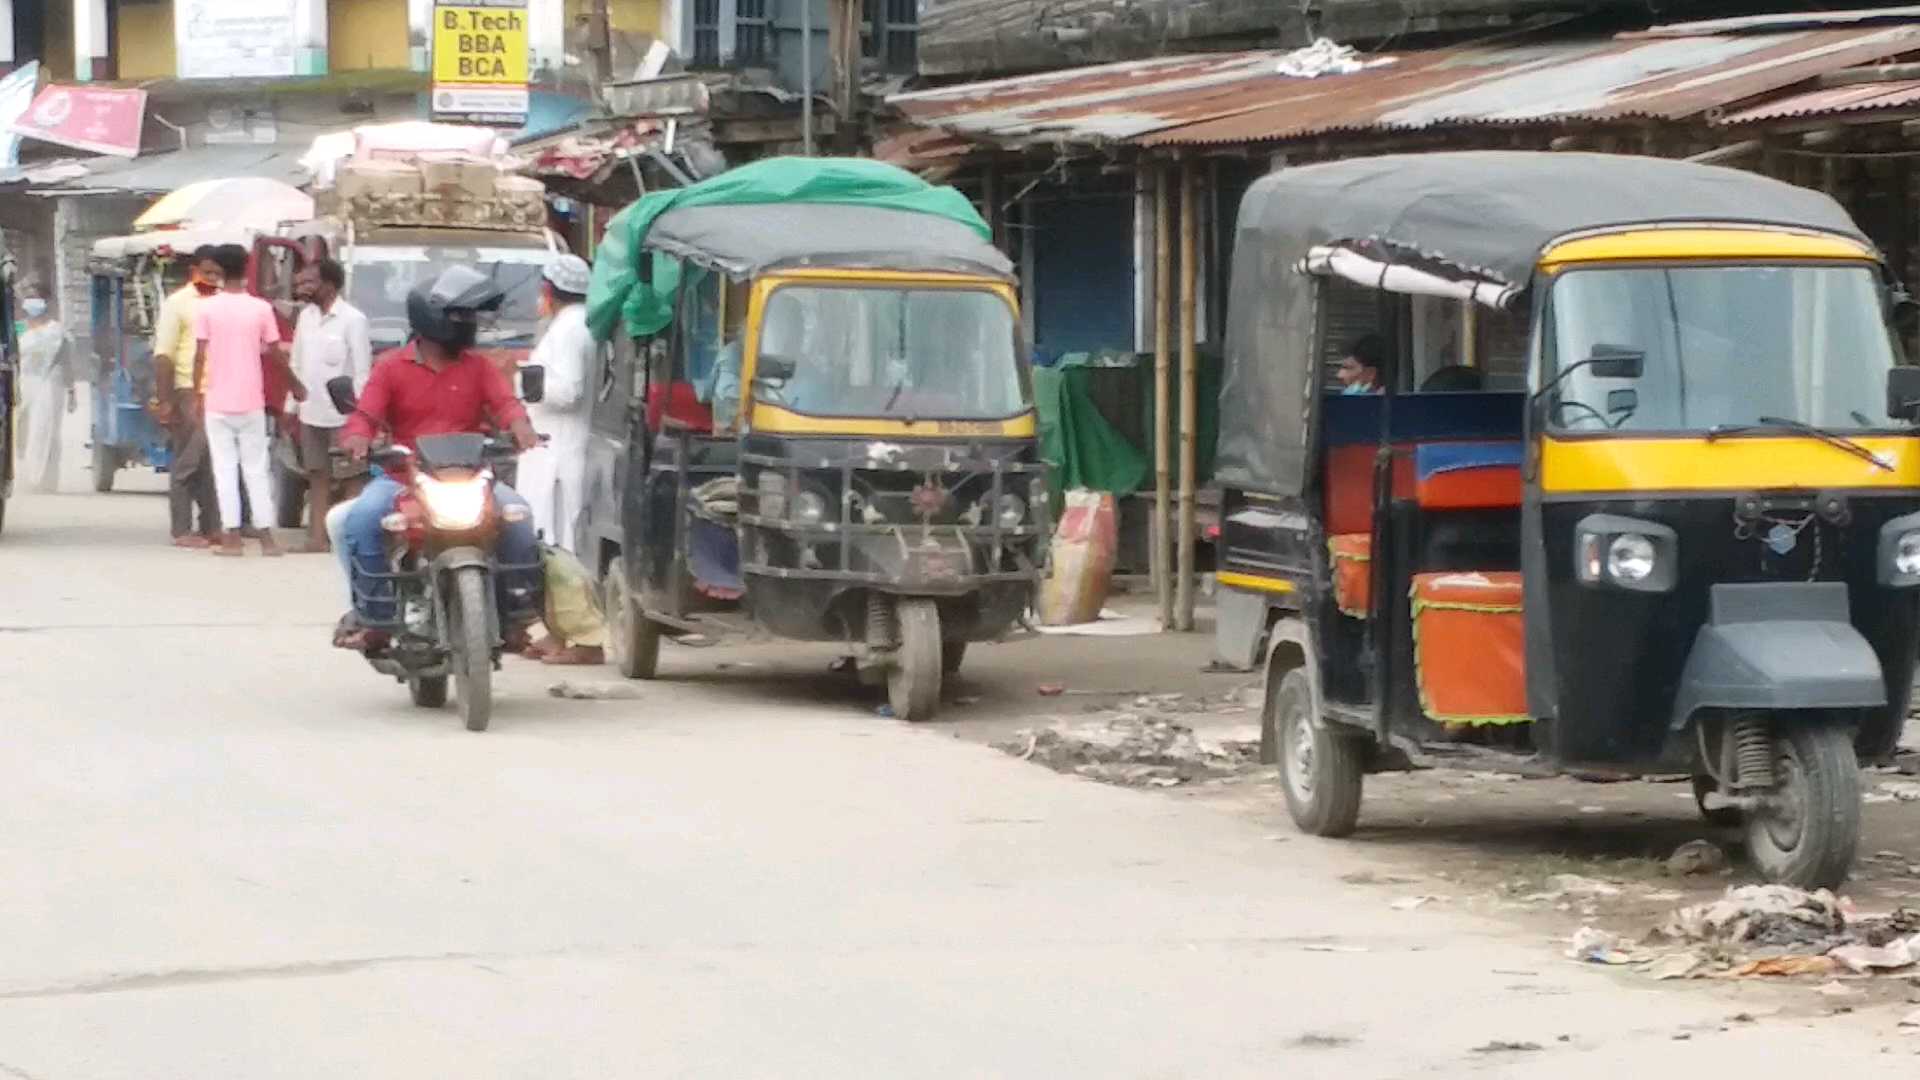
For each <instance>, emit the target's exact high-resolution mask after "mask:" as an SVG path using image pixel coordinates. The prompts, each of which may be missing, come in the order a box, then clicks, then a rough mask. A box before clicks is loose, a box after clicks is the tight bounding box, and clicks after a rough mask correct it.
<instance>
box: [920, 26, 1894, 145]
mask: <svg viewBox="0 0 1920 1080" xmlns="http://www.w3.org/2000/svg"><path fill="white" fill-rule="evenodd" d="M1917 51H1920V22H1908V23H1902V24H1897V25H1875V26H1865V27H1863V26H1849V27H1838V28H1826V29H1814V30H1801V31H1794V32H1783V33H1739V34H1723V35H1719V34H1696V35H1691V36H1661V37H1648V36H1645V35H1634V36H1621V37H1614V38H1604V39H1589V40H1575V41H1545V40H1535V41H1527V40H1515V39H1509V40H1508V41H1505V42H1503V43H1497V44H1483V45H1468V46H1459V47H1454V48H1448V49H1436V50H1429V51H1421V52H1406V53H1398V54H1391V55H1392V59H1393V62H1392V63H1390V64H1385V65H1382V66H1378V67H1371V68H1368V69H1366V70H1362V71H1357V72H1353V73H1351V74H1344V75H1326V76H1322V77H1320V78H1317V79H1300V78H1291V77H1288V76H1284V75H1281V74H1279V72H1278V70H1277V65H1278V62H1279V59H1280V57H1281V56H1282V55H1283V54H1281V53H1278V52H1272V51H1256V52H1242V53H1226V54H1214V55H1201V56H1177V57H1163V58H1158V59H1154V60H1145V61H1138V62H1133V63H1123V64H1106V65H1101V66H1098V67H1090V68H1080V69H1074V70H1069V71H1061V72H1050V73H1048V74H1045V75H1037V76H1032V77H1028V78H1016V79H1002V80H997V81H994V82H986V83H974V84H970V85H964V86H955V87H947V88H943V89H940V90H932V91H924V92H921V93H916V94H906V95H901V96H899V97H897V98H894V99H892V100H893V102H894V103H895V104H896V105H897V106H898V107H899V108H900V110H901V112H902V113H903V114H904V115H905V116H906V117H907V119H908V120H909V121H911V122H912V123H914V124H916V125H919V126H922V127H926V128H932V129H936V130H939V131H941V132H945V133H948V134H950V135H956V136H961V137H964V138H967V139H970V140H977V141H981V142H987V143H994V144H999V145H1007V146H1019V145H1023V144H1028V143H1053V142H1061V143H1076V144H1093V145H1097V144H1102V143H1135V144H1138V145H1143V146H1187V145H1202V144H1213V143H1249V142H1270V141H1279V140H1285V139H1293V138H1301V137H1307V136H1313V135H1319V134H1326V133H1331V132H1346V131H1367V130H1378V131H1392V130H1410V129H1419V128H1427V127H1440V126H1448V125H1475V124H1515V123H1528V122H1547V121H1556V120H1616V119H1626V118H1640V117H1645V118H1657V119H1676V120H1677V119H1682V118H1689V117H1695V116H1703V115H1704V116H1709V117H1714V116H1717V114H1718V112H1719V110H1721V109H1723V108H1727V107H1730V106H1737V105H1745V104H1748V103H1750V102H1753V101H1755V100H1757V99H1759V98H1761V97H1763V96H1765V95H1767V94H1771V93H1775V92H1778V91H1780V90H1783V89H1785V88H1787V87H1790V86H1794V85H1796V84H1799V83H1802V82H1805V81H1806V80H1809V79H1812V78H1814V77H1816V76H1818V75H1821V74H1823V73H1826V72H1829V71H1834V70H1838V69H1840V68H1847V67H1855V66H1859V65H1862V64H1869V63H1875V62H1878V61H1883V60H1887V59H1891V58H1894V57H1897V56H1901V55H1903V54H1906V53H1909V52H1917ZM1369 59H1379V57H1371V58H1369Z"/></svg>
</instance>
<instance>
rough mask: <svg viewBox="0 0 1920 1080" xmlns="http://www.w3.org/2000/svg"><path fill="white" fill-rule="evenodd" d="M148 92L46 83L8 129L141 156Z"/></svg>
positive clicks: (80, 146) (97, 150)
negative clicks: (141, 127)
mask: <svg viewBox="0 0 1920 1080" xmlns="http://www.w3.org/2000/svg"><path fill="white" fill-rule="evenodd" d="M146 112H147V92H146V91H145V90H122V89H116V88H113V87H104V86H58V85H56V86H49V87H47V88H46V89H45V90H42V91H40V94H39V96H37V97H35V98H34V99H33V104H31V105H29V106H27V111H26V112H25V113H23V114H21V116H20V118H19V119H17V120H15V121H14V122H13V128H12V130H13V131H14V133H16V134H19V135H25V136H26V137H28V138H30V139H40V140H42V141H44V142H50V143H59V144H60V145H62V146H71V147H73V148H75V149H77V150H89V151H92V152H93V153H96V154H116V155H118V156H120V157H139V156H140V125H141V123H142V121H143V120H144V119H145V117H146Z"/></svg>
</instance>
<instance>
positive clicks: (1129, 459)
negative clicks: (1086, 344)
mask: <svg viewBox="0 0 1920 1080" xmlns="http://www.w3.org/2000/svg"><path fill="white" fill-rule="evenodd" d="M1195 374H1196V376H1197V379H1196V382H1197V383H1198V387H1199V393H1198V394H1196V395H1195V398H1196V401H1197V404H1198V408H1197V409H1196V410H1195V413H1196V419H1197V421H1198V423H1197V425H1196V430H1195V432H1194V457H1195V462H1194V464H1195V466H1196V473H1197V476H1198V479H1199V481H1200V483H1202V484H1205V483H1207V482H1208V481H1209V480H1210V479H1211V478H1212V476H1213V459H1214V450H1215V447H1216V445H1217V443H1218V441H1219V432H1220V374H1221V364H1220V357H1219V355H1218V354H1216V353H1212V352H1210V351H1206V350H1203V351H1202V352H1201V353H1200V355H1199V369H1198V371H1196V372H1195ZM1033 389H1034V404H1035V408H1036V410H1037V411H1038V412H1039V414H1040V454H1041V457H1042V458H1044V459H1045V460H1046V462H1047V464H1048V465H1049V466H1051V467H1052V469H1053V476H1054V480H1053V495H1054V502H1055V504H1056V505H1055V508H1054V509H1055V511H1056V514H1057V512H1058V510H1059V505H1058V504H1059V501H1060V493H1061V492H1063V491H1065V490H1067V489H1069V488H1076V487H1080V488H1089V489H1091V490H1094V491H1110V492H1112V493H1113V494H1115V495H1129V494H1132V493H1133V492H1136V491H1139V490H1141V489H1143V488H1147V487H1149V486H1151V485H1152V482H1153V356H1152V355H1151V354H1148V353H1139V354H1129V355H1128V356H1127V357H1126V362H1125V363H1116V362H1114V358H1113V357H1111V356H1104V355H1102V354H1093V353H1074V354H1069V355H1068V356H1066V357H1063V358H1062V359H1061V361H1060V364H1059V366H1057V367H1047V368H1035V369H1034V370H1033ZM1171 390H1172V392H1173V395H1172V396H1173V400H1172V402H1171V403H1170V404H1171V410H1172V412H1173V416H1172V424H1171V428H1172V430H1171V431H1170V434H1172V435H1173V436H1174V438H1175V439H1176V440H1177V439H1178V437H1179V436H1178V434H1177V432H1178V426H1179V408H1180V382H1179V378H1178V373H1177V372H1176V373H1175V378H1174V382H1173V386H1172V387H1171ZM1135 403H1137V404H1135ZM1103 404H1104V408H1103ZM1115 410H1117V411H1115ZM1110 415H1111V416H1113V417H1114V418H1115V419H1114V420H1109V419H1108V417H1109V416H1110ZM1115 421H1117V422H1118V424H1119V425H1120V426H1116V424H1115ZM1171 451H1172V454H1173V460H1174V462H1175V463H1176V469H1177V467H1178V466H1177V463H1178V461H1179V454H1180V451H1179V444H1178V442H1176V443H1175V444H1174V446H1173V447H1172V448H1171ZM1174 482H1175V484H1176V485H1177V484H1178V483H1179V477H1178V476H1177V475H1176V476H1175V477H1174Z"/></svg>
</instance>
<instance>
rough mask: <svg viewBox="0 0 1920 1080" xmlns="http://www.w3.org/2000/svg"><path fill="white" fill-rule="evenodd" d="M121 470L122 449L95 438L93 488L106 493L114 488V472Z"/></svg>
mask: <svg viewBox="0 0 1920 1080" xmlns="http://www.w3.org/2000/svg"><path fill="white" fill-rule="evenodd" d="M119 471H120V451H118V450H115V449H114V448H113V447H111V446H108V445H107V444H106V443H103V442H101V441H100V440H99V439H97V438H96V439H95V440H93V490H94V491H96V492H99V493H100V494H102V495H105V494H106V493H107V492H109V491H112V490H113V474H114V473H117V472H119Z"/></svg>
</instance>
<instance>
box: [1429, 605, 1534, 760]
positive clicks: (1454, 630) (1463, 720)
mask: <svg viewBox="0 0 1920 1080" xmlns="http://www.w3.org/2000/svg"><path fill="white" fill-rule="evenodd" d="M1411 593H1412V597H1413V664H1414V678H1415V681H1416V682H1417V683H1418V685H1419V688H1420V707H1421V709H1422V710H1424V711H1425V712H1426V714H1427V715H1428V716H1429V717H1431V718H1433V719H1434V720H1435V721H1437V722H1439V723H1442V724H1447V725H1467V726H1471V725H1480V724H1515V723H1525V722H1527V721H1528V720H1530V719H1532V718H1531V717H1529V716H1528V715H1527V666H1526V647H1525V644H1526V638H1525V621H1524V616H1523V614H1522V609H1521V584H1520V575H1519V574H1518V573H1517V572H1511V571H1465V572H1458V571H1456V572H1451V573H1439V574H1415V575H1414V576H1413V588H1412V590H1411Z"/></svg>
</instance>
